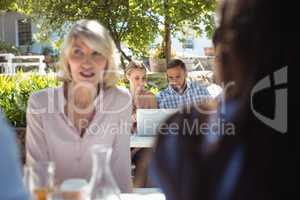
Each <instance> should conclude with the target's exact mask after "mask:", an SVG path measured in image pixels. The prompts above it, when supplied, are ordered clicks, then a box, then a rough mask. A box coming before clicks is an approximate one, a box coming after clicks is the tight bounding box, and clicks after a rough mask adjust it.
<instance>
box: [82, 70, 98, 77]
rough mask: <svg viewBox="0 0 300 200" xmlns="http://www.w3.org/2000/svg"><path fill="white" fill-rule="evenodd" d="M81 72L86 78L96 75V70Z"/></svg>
mask: <svg viewBox="0 0 300 200" xmlns="http://www.w3.org/2000/svg"><path fill="white" fill-rule="evenodd" d="M79 74H80V75H81V76H82V77H84V78H92V77H93V76H95V73H94V72H88V71H86V72H79Z"/></svg>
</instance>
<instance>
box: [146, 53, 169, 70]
mask: <svg viewBox="0 0 300 200" xmlns="http://www.w3.org/2000/svg"><path fill="white" fill-rule="evenodd" d="M149 63H150V70H151V71H152V72H165V71H166V65H167V60H166V57H165V55H164V50H163V49H162V48H161V47H157V48H155V49H154V51H153V52H152V53H151V55H150V59H149Z"/></svg>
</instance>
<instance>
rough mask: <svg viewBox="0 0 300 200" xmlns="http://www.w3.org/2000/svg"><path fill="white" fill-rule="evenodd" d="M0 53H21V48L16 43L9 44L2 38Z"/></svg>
mask: <svg viewBox="0 0 300 200" xmlns="http://www.w3.org/2000/svg"><path fill="white" fill-rule="evenodd" d="M0 53H12V54H19V53H20V50H19V49H18V48H17V47H15V46H14V45H11V44H8V43H6V42H3V41H1V40H0Z"/></svg>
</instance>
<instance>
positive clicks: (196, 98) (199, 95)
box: [156, 81, 212, 108]
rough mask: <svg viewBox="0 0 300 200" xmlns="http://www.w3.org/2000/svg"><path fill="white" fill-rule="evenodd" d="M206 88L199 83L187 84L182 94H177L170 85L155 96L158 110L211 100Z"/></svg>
mask: <svg viewBox="0 0 300 200" xmlns="http://www.w3.org/2000/svg"><path fill="white" fill-rule="evenodd" d="M211 98H212V97H211V96H210V94H209V92H208V90H207V88H206V87H205V86H204V85H201V84H200V83H198V82H196V81H193V82H190V81H188V82H187V87H186V89H185V91H184V92H183V94H178V93H177V92H176V91H175V90H174V89H173V88H172V87H171V86H170V85H169V86H168V87H167V88H166V89H164V90H162V91H161V92H159V93H158V94H157V95H156V99H157V104H158V108H179V107H181V106H184V105H190V104H194V103H199V102H203V101H207V100H209V99H211Z"/></svg>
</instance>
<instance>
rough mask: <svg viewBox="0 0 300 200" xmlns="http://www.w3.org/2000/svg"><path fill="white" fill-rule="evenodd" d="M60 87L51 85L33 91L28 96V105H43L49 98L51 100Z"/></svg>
mask: <svg viewBox="0 0 300 200" xmlns="http://www.w3.org/2000/svg"><path fill="white" fill-rule="evenodd" d="M60 89H62V87H51V88H45V89H42V90H39V91H36V92H33V93H32V94H31V95H30V97H29V104H30V106H34V107H45V106H46V105H47V104H48V103H49V101H50V100H51V101H52V100H53V99H52V98H53V97H54V95H55V94H57V93H58V91H59V90H60ZM51 97H52V98H51Z"/></svg>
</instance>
